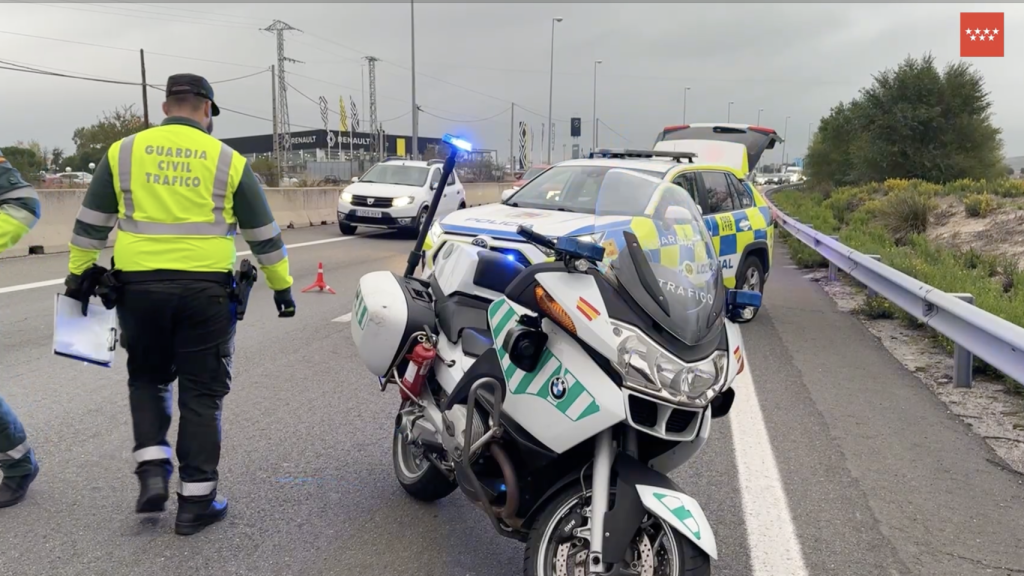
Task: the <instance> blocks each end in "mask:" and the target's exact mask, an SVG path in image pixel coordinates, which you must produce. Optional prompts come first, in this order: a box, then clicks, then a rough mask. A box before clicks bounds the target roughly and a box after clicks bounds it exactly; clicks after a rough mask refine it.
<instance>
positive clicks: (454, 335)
mask: <svg viewBox="0 0 1024 576" xmlns="http://www.w3.org/2000/svg"><path fill="white" fill-rule="evenodd" d="M490 304H491V303H490V302H488V301H486V300H483V299H480V298H476V297H474V296H468V295H465V294H453V295H451V296H448V297H446V298H444V299H443V300H441V299H438V301H437V303H436V305H435V307H434V312H435V314H437V326H438V328H440V329H441V332H444V335H445V336H446V337H447V338H448V341H449V342H451V343H452V344H455V343H457V342H458V341H459V338H462V332H463V330H465V329H467V328H478V329H480V331H482V332H483V333H484V334H486V333H487V308H488V306H490Z"/></svg>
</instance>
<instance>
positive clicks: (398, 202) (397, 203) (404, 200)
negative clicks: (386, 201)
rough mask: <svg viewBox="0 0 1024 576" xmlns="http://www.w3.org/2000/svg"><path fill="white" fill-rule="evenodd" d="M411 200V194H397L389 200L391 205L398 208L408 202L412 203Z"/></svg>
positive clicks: (406, 204)
mask: <svg viewBox="0 0 1024 576" xmlns="http://www.w3.org/2000/svg"><path fill="white" fill-rule="evenodd" d="M412 201H413V197H412V196H399V197H398V198H395V199H394V200H392V201H391V207H392V208H398V207H400V206H408V205H409V204H412Z"/></svg>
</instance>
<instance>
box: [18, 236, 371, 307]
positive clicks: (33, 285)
mask: <svg viewBox="0 0 1024 576" xmlns="http://www.w3.org/2000/svg"><path fill="white" fill-rule="evenodd" d="M384 232H387V230H382V231H380V232H369V233H367V234H362V235H360V236H342V237H341V238H327V239H325V240H313V241H312V242H299V243H298V244H285V247H287V248H289V249H291V248H303V247H305V246H316V245H317V244H329V243H331V242H344V241H345V240H353V239H356V238H365V237H367V236H374V235H377V234H382V233H384ZM250 254H252V252H251V251H249V250H246V251H244V252H239V253H238V256H248V255H250ZM63 283H64V279H63V278H58V279H56V280H43V281H42V282H32V283H30V284H18V285H16V286H7V287H5V288H0V294H7V293H8V292H21V291H22V290H32V289H33V288H45V287H47V286H56V285H58V284H63Z"/></svg>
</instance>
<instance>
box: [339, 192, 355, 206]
mask: <svg viewBox="0 0 1024 576" xmlns="http://www.w3.org/2000/svg"><path fill="white" fill-rule="evenodd" d="M341 199H342V200H344V201H345V202H348V203H349V204H351V203H352V193H351V192H342V193H341Z"/></svg>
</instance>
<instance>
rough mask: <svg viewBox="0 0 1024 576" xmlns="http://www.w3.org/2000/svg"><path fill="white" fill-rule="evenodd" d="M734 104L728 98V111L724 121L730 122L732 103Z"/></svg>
mask: <svg viewBox="0 0 1024 576" xmlns="http://www.w3.org/2000/svg"><path fill="white" fill-rule="evenodd" d="M733 104H735V102H733V101H732V100H729V113H728V114H727V115H726V117H725V121H726V122H732V105H733Z"/></svg>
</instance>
